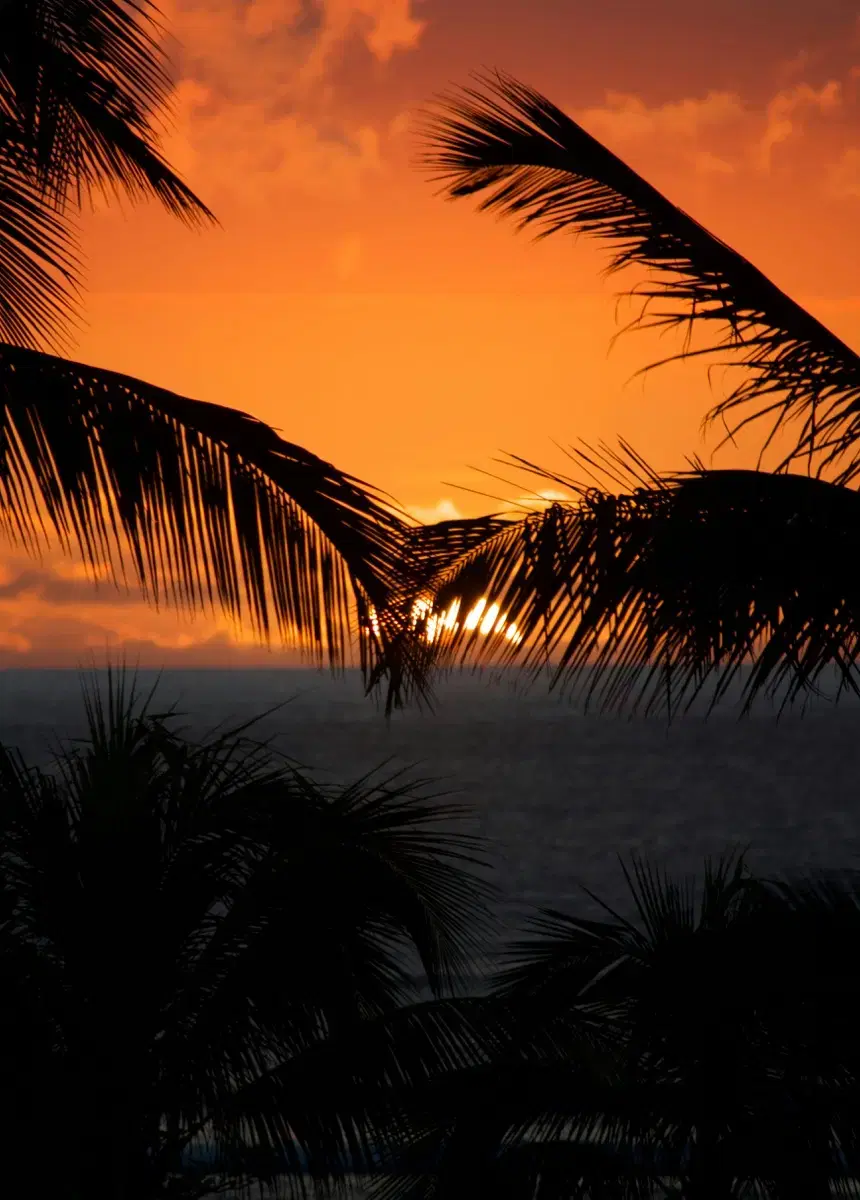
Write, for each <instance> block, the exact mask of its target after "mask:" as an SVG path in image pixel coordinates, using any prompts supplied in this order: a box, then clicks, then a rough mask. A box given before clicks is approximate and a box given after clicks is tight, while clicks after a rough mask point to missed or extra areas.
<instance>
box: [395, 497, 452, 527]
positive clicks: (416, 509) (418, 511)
mask: <svg viewBox="0 0 860 1200" xmlns="http://www.w3.org/2000/svg"><path fill="white" fill-rule="evenodd" d="M406 511H407V512H408V513H409V514H410V515H411V516H413V517H414V518H415V520H416V521H421V522H422V524H424V525H435V523H436V522H437V521H459V520H461V519H462V516H463V514H462V513H461V512H460V510H459V509H458V508H457V505H456V504H455V503H454V501H453V500H449V499H448V498H447V497H445V498H444V499H442V500H437V502H436V503H435V504H434V505H431V506H429V507H422V506H421V505H413V506H412V507H407V509H406Z"/></svg>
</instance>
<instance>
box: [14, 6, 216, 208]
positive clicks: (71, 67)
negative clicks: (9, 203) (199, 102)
mask: <svg viewBox="0 0 860 1200" xmlns="http://www.w3.org/2000/svg"><path fill="white" fill-rule="evenodd" d="M163 42H164V30H163V29H162V28H161V26H160V24H159V21H158V10H157V8H156V7H155V6H154V5H153V4H151V3H150V0H140V2H139V3H138V2H131V3H120V2H118V0H16V3H14V4H10V5H7V6H5V7H4V8H3V9H2V10H0V45H2V49H1V50H0V105H2V107H3V108H4V109H5V110H6V112H7V113H8V114H9V116H10V118H11V119H12V120H13V121H14V122H15V123H16V124H17V127H18V130H19V133H20V138H21V141H22V143H23V145H24V147H25V148H26V149H27V150H28V153H29V157H30V159H31V161H32V164H33V166H34V167H35V176H36V178H37V180H38V182H39V184H40V186H41V187H42V189H43V191H44V194H45V196H46V197H47V198H53V200H54V202H55V203H56V204H57V205H58V206H59V207H60V208H61V209H62V207H63V206H64V205H65V203H66V202H67V201H68V200H69V199H70V198H72V199H74V198H77V201H78V203H80V200H81V199H83V198H85V197H87V196H89V195H92V194H93V193H94V192H98V191H104V190H107V191H108V192H111V193H114V194H124V195H127V196H129V197H130V198H132V199H134V198H136V197H143V196H147V195H149V196H153V197H155V198H157V199H159V200H160V201H161V202H162V204H164V206H165V207H166V208H167V209H168V211H170V212H172V213H173V214H174V215H175V216H178V217H180V218H182V219H184V220H186V221H189V222H191V223H199V222H201V221H204V222H206V221H212V220H213V219H214V218H213V217H212V214H211V213H210V212H209V210H208V209H207V208H206V206H205V205H204V204H203V203H202V202H201V201H200V200H199V199H198V198H197V197H196V196H195V195H194V194H193V192H192V191H191V190H190V189H189V188H188V186H187V185H186V184H185V183H183V182H182V180H180V179H179V178H178V176H177V175H175V174H174V172H173V171H172V170H171V169H170V167H169V166H168V165H167V163H166V162H165V161H164V159H163V157H162V155H161V153H160V150H159V146H158V142H159V133H160V128H161V126H163V124H164V120H165V118H166V117H167V115H168V112H169V102H170V94H171V90H172V84H171V79H170V75H169V72H168V65H169V64H168V62H167V59H166V56H165V52H164V45H163Z"/></svg>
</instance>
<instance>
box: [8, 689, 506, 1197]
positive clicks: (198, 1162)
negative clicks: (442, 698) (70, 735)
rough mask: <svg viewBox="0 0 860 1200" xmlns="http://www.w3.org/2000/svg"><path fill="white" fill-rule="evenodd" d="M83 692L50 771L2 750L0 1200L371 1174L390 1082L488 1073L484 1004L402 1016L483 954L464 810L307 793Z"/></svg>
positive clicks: (165, 724) (245, 742) (390, 792)
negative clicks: (471, 1067)
mask: <svg viewBox="0 0 860 1200" xmlns="http://www.w3.org/2000/svg"><path fill="white" fill-rule="evenodd" d="M86 699H87V734H86V737H85V738H84V739H83V740H82V741H80V743H78V744H73V743H69V744H66V745H63V746H62V747H61V748H60V750H59V751H58V755H57V758H56V761H55V763H54V764H53V766H52V767H51V768H49V769H39V770H37V769H34V768H30V767H27V766H26V764H25V763H24V762H23V761H22V760H21V759H20V757H19V756H18V755H17V754H16V753H15V752H14V751H12V750H10V749H3V750H2V752H0V873H2V874H1V875H0V878H2V891H0V903H2V911H0V971H2V976H3V988H2V991H0V995H2V1008H3V1011H2V1014H0V1015H2V1021H0V1029H2V1035H0V1036H2V1041H3V1047H2V1059H3V1073H2V1090H3V1100H4V1103H3V1111H4V1131H3V1132H4V1178H5V1180H6V1186H7V1187H8V1188H9V1192H10V1195H11V1194H19V1193H18V1191H17V1190H16V1189H17V1188H18V1187H24V1186H25V1184H27V1183H29V1184H32V1181H33V1180H34V1179H38V1181H39V1186H38V1191H39V1194H43V1195H46V1196H49V1195H55V1196H60V1195H62V1196H72V1197H74V1198H75V1200H92V1198H93V1197H106V1198H107V1197H110V1198H111V1200H120V1198H121V1197H122V1198H123V1200H133V1198H135V1197H139V1198H140V1200H151V1198H152V1197H154V1196H156V1195H161V1194H163V1192H162V1189H163V1188H165V1187H167V1186H168V1184H170V1186H171V1187H172V1188H174V1189H175V1188H176V1187H181V1188H182V1189H184V1190H183V1191H182V1194H183V1195H186V1196H189V1197H190V1196H192V1195H195V1196H203V1195H205V1194H207V1193H208V1191H209V1190H210V1189H211V1188H212V1187H213V1186H214V1184H215V1183H216V1182H217V1183H219V1186H220V1185H223V1184H225V1183H227V1182H231V1181H232V1183H233V1184H234V1185H235V1184H237V1183H241V1182H242V1181H245V1182H248V1181H249V1180H252V1179H255V1178H257V1179H261V1180H262V1181H263V1182H264V1183H268V1184H269V1185H270V1186H271V1187H276V1188H277V1189H280V1190H281V1191H286V1192H289V1191H295V1190H301V1189H302V1188H303V1187H304V1186H305V1182H304V1181H305V1178H306V1175H308V1174H309V1175H311V1176H319V1177H320V1178H325V1177H327V1176H329V1175H333V1174H337V1172H338V1170H343V1169H345V1165H346V1164H348V1163H350V1162H351V1163H353V1164H354V1165H355V1164H358V1165H364V1166H368V1165H369V1164H370V1163H371V1162H372V1160H373V1159H374V1156H378V1155H379V1153H380V1152H381V1150H382V1149H384V1146H385V1137H386V1128H387V1126H386V1125H385V1124H384V1122H383V1121H382V1115H383V1114H385V1115H387V1113H386V1110H387V1108H389V1107H390V1105H389V1104H388V1101H387V1090H388V1089H390V1088H391V1087H393V1086H394V1084H395V1083H396V1081H397V1080H398V1078H401V1079H402V1080H409V1079H411V1078H413V1077H417V1076H420V1077H421V1078H424V1077H432V1075H433V1073H434V1072H436V1071H438V1070H439V1069H440V1064H442V1063H443V1062H446V1060H447V1062H452V1063H460V1064H464V1063H468V1062H470V1061H472V1062H475V1061H478V1060H479V1059H480V1057H481V1055H483V1058H484V1059H486V1057H487V1055H486V1052H485V1051H483V1050H482V1045H483V1042H482V1040H481V1039H482V1038H483V1037H485V1036H487V1035H486V1034H484V1033H483V1032H482V1031H481V1030H480V1029H479V1028H478V1025H477V1022H476V1018H475V1012H476V1011H477V1009H476V1005H477V1006H478V1007H479V1005H478V1002H475V1001H465V1000H464V1001H456V1000H455V999H450V1000H449V1002H447V1003H441V1002H439V1001H437V1002H429V1003H427V1004H425V1005H423V1006H421V1005H417V1001H418V1000H419V999H420V995H421V993H420V988H421V982H420V980H421V977H422V975H423V976H424V977H426V986H427V987H429V990H430V993H431V994H432V995H434V996H437V997H442V996H445V995H447V996H449V997H451V996H452V995H453V989H454V988H455V986H456V982H457V979H458V977H460V976H461V975H462V974H463V973H464V970H465V968H466V967H467V966H471V965H472V964H473V963H474V962H475V961H476V960H477V959H479V958H480V955H481V953H482V950H483V937H484V934H485V931H486V929H487V927H488V921H489V916H488V909H487V907H486V900H487V896H488V890H487V885H486V884H485V883H482V882H481V876H480V873H479V872H478V873H476V870H475V868H476V866H477V865H478V864H479V863H480V862H481V861H482V852H481V846H480V843H479V842H478V840H477V839H475V838H473V837H470V836H469V835H467V834H465V833H461V832H457V831H456V829H455V828H452V822H454V823H455V824H456V821H457V820H458V819H459V818H460V817H461V816H462V815H463V810H462V809H460V808H459V807H458V806H456V805H452V804H449V803H447V802H445V801H443V800H440V799H438V798H433V797H429V796H427V795H426V794H423V793H422V790H421V789H420V788H419V787H418V785H417V784H415V783H409V782H408V781H404V780H403V779H400V778H393V779H375V778H368V779H362V780H359V781H358V782H356V783H355V784H353V785H351V786H330V787H329V786H322V785H320V784H318V783H316V782H315V781H314V780H313V779H312V778H311V777H310V776H309V775H308V774H307V773H306V772H305V771H302V770H300V769H299V768H298V767H296V766H294V765H293V764H292V763H291V762H289V761H287V760H285V759H284V758H283V757H282V756H280V755H278V754H276V752H275V751H274V750H273V749H272V748H271V746H269V745H267V744H265V743H259V742H255V741H253V740H252V739H251V738H250V736H249V734H248V733H247V732H246V731H245V730H243V729H237V730H232V731H228V732H226V733H222V734H219V735H213V736H211V737H209V738H204V739H199V740H195V739H193V738H191V737H190V736H188V735H187V734H185V733H183V732H182V731H181V730H180V729H177V728H176V727H175V721H173V720H172V719H171V714H170V713H162V712H159V711H158V710H157V709H156V708H155V707H154V705H153V703H152V697H151V696H150V697H142V698H141V697H138V696H136V695H135V692H134V687H133V685H132V686H131V687H129V685H128V682H127V681H126V679H125V678H124V677H123V676H120V677H119V678H118V679H114V680H111V681H109V685H108V689H107V692H106V693H105V692H103V691H99V690H98V689H97V688H93V689H90V690H89V692H88V693H87V698H86ZM413 960H414V961H413ZM470 1031H471V1032H470ZM446 1047H447V1048H448V1049H447V1051H446ZM20 1194H24V1193H23V1192H21V1193H20Z"/></svg>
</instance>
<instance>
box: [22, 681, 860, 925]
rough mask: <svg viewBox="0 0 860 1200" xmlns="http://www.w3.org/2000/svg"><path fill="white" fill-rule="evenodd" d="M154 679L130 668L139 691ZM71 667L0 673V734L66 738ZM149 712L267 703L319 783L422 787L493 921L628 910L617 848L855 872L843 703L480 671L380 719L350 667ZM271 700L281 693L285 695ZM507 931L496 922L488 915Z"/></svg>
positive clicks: (29, 750) (851, 704)
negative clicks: (624, 696) (591, 691)
mask: <svg viewBox="0 0 860 1200" xmlns="http://www.w3.org/2000/svg"><path fill="white" fill-rule="evenodd" d="M157 674H158V673H157V672H155V671H149V670H147V671H144V670H141V671H140V672H138V680H139V686H140V688H141V689H148V688H149V687H150V686H152V684H153V683H154V682H155V680H156V678H157ZM80 679H81V677H80V675H79V674H78V673H77V672H75V671H61V670H56V671H51V670H40V671H22V670H9V669H7V670H0V741H2V742H3V743H5V744H7V745H8V744H11V745H17V746H18V747H19V748H20V749H21V750H22V752H23V753H24V755H25V757H27V758H28V759H30V760H31V761H37V760H39V761H43V762H44V761H45V760H46V759H47V758H49V757H50V753H51V746H52V744H54V743H55V742H56V739H57V738H64V737H69V736H78V735H80V734H81V733H82V732H83V707H82V704H81V694H80V687H81V682H80ZM157 697H158V701H159V705H161V706H167V705H169V704H171V703H175V704H176V705H177V707H178V709H179V710H180V712H181V713H182V714H183V716H182V717H181V720H180V724H182V725H186V726H188V727H190V728H191V729H193V730H194V731H195V732H201V731H204V730H207V729H210V728H212V727H213V726H215V725H218V724H222V723H225V722H226V723H228V724H229V723H238V722H241V721H245V720H247V719H249V718H250V717H252V716H254V715H257V714H259V713H261V712H263V711H265V710H266V709H269V708H271V707H272V706H273V705H276V704H284V707H283V708H282V709H281V710H280V711H278V712H277V713H275V714H273V715H271V716H269V717H267V718H265V719H264V720H262V721H261V722H260V724H259V727H258V730H257V732H258V733H259V735H261V736H265V737H269V736H272V735H275V737H276V744H277V745H278V746H279V748H280V749H282V750H284V751H285V752H286V753H288V754H290V755H291V756H292V757H293V758H295V759H298V760H299V761H300V762H301V763H303V764H305V765H306V766H308V767H309V768H311V769H313V770H314V771H316V772H318V773H319V774H320V775H321V776H322V777H324V778H326V779H328V780H343V781H348V780H352V779H354V778H356V777H357V776H359V775H362V774H364V773H365V772H367V771H369V770H372V769H373V768H376V767H380V766H381V765H382V764H383V763H384V764H385V767H384V770H385V772H387V773H391V772H392V771H394V770H396V769H398V768H402V767H408V768H411V769H412V772H413V774H414V775H417V776H421V777H425V778H431V779H433V780H434V787H433V789H432V790H434V791H445V792H448V793H452V794H453V796H454V797H455V798H456V799H458V800H460V801H462V802H465V803H467V804H469V805H470V806H471V807H472V809H473V811H474V819H473V820H472V821H471V822H470V824H469V826H468V828H469V830H470V831H471V832H477V833H479V834H481V835H482V836H484V837H486V838H488V839H489V840H490V843H491V847H492V853H493V861H494V863H495V870H494V876H495V881H496V883H497V884H498V885H499V886H500V888H501V889H502V894H503V896H504V909H505V915H506V916H507V917H508V919H509V920H510V921H518V920H519V918H520V916H521V915H523V914H524V913H526V912H529V911H533V910H534V908H535V907H536V906H540V905H549V906H553V907H561V908H567V909H575V910H576V911H578V912H581V913H586V912H590V913H593V912H594V906H593V904H592V902H591V901H589V900H588V898H587V896H585V895H584V893H583V892H582V890H581V885H582V884H585V885H586V886H587V887H588V888H589V889H590V890H592V891H594V892H596V893H597V894H598V895H600V896H601V897H603V898H605V899H606V900H607V901H608V902H609V903H611V904H613V905H615V906H618V905H620V906H621V907H622V908H629V905H628V903H627V900H626V895H625V889H624V885H623V879H622V876H621V871H620V868H619V865H618V856H619V855H622V856H627V855H629V854H630V852H631V851H636V852H638V853H640V854H643V855H647V856H648V857H649V858H650V859H651V860H652V861H655V862H657V863H659V864H661V865H664V866H666V867H667V868H669V869H671V870H676V871H690V870H697V869H699V868H700V867H701V865H702V862H703V859H704V857H705V856H706V855H712V856H713V855H718V854H720V853H721V852H722V851H724V850H725V849H726V848H728V847H729V846H748V847H749V854H748V857H749V861H750V863H751V864H752V865H753V866H754V867H756V868H758V869H761V870H764V871H768V872H776V873H779V872H782V871H785V870H790V869H806V868H810V867H811V868H821V867H842V866H850V865H860V703H858V701H857V700H855V699H853V698H846V699H844V700H842V701H840V703H839V704H838V705H833V704H832V703H827V702H824V701H820V700H817V701H814V702H813V703H811V704H810V705H809V706H808V709H807V711H806V712H805V713H803V714H801V712H800V711H799V710H793V711H792V710H790V711H789V712H788V713H786V714H784V715H783V716H782V717H781V718H780V719H779V720H777V715H776V710H775V708H774V707H772V706H768V705H766V704H762V705H761V706H760V707H759V708H758V709H757V710H756V711H755V712H754V714H753V715H752V716H751V717H747V718H743V719H741V720H739V719H738V708H737V705H736V704H735V705H733V704H732V703H731V702H730V703H727V704H724V705H722V706H721V707H720V708H718V709H717V710H716V711H715V712H714V713H712V714H711V716H710V717H708V718H707V719H705V717H704V716H703V715H702V712H701V706H700V711H698V712H696V713H695V714H694V715H691V716H687V717H682V718H678V719H677V720H676V721H675V722H673V723H672V724H671V725H668V724H667V722H666V720H665V718H660V717H653V718H647V719H646V718H643V717H632V718H631V717H627V716H620V717H619V716H601V715H593V714H588V715H585V714H583V712H582V711H581V706H580V707H577V706H576V705H575V704H572V703H570V702H569V701H567V700H565V699H563V698H558V697H557V696H555V695H554V694H550V693H549V692H548V689H547V687H546V685H545V684H534V685H532V687H531V688H530V689H529V690H528V691H525V692H524V691H523V690H522V688H516V689H515V688H514V687H512V686H511V684H510V682H497V681H494V680H492V679H489V678H487V677H485V676H475V675H471V674H467V675H458V676H455V677H453V678H451V679H449V680H446V681H443V682H442V683H440V685H439V688H438V694H437V703H436V707H435V711H433V712H420V711H417V710H414V709H413V710H408V711H405V712H398V713H396V714H395V715H394V716H393V717H392V719H391V720H390V722H386V720H385V718H384V716H383V715H382V714H381V713H380V712H379V710H378V709H377V708H376V707H375V706H374V704H373V702H372V701H370V700H368V699H366V698H365V697H364V695H363V692H362V687H361V681H360V679H359V677H358V674H357V673H356V672H351V673H347V674H346V675H345V676H344V677H341V678H336V679H333V678H331V677H330V676H329V675H327V674H322V673H317V672H314V671H311V670H295V669H291V670H280V669H272V670H268V669H263V670H259V669H257V670H214V669H213V670H169V671H164V672H163V673H162V675H161V681H160V685H159V689H158V692H157ZM285 702H286V703H285ZM506 923H507V922H506Z"/></svg>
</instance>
